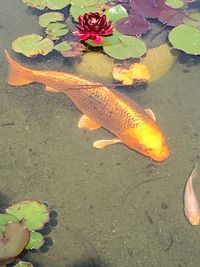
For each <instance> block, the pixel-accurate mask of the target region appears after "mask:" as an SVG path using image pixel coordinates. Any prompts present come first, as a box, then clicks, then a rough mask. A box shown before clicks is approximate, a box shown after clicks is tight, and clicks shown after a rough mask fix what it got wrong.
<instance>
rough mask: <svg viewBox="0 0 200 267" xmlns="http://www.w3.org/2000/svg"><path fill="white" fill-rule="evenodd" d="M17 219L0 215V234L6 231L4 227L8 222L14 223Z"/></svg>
mask: <svg viewBox="0 0 200 267" xmlns="http://www.w3.org/2000/svg"><path fill="white" fill-rule="evenodd" d="M16 221H18V219H17V218H16V217H15V216H13V215H10V214H4V213H1V214H0V233H2V234H4V233H5V231H6V225H7V223H8V222H16Z"/></svg>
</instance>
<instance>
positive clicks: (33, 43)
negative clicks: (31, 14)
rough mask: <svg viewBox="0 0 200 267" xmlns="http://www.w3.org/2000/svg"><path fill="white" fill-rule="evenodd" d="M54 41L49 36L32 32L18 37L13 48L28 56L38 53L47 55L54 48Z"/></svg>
mask: <svg viewBox="0 0 200 267" xmlns="http://www.w3.org/2000/svg"><path fill="white" fill-rule="evenodd" d="M53 46H54V44H53V42H52V41H51V40H50V39H48V38H43V37H42V36H40V35H37V34H30V35H24V36H21V37H18V38H17V39H16V40H15V41H14V42H13V43H12V48H13V50H14V51H15V52H17V53H22V54H23V55H25V56H27V57H33V56H37V55H47V54H48V53H50V52H51V51H52V49H53Z"/></svg>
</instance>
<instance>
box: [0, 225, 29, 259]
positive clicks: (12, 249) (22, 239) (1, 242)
mask: <svg viewBox="0 0 200 267" xmlns="http://www.w3.org/2000/svg"><path fill="white" fill-rule="evenodd" d="M29 237H30V234H29V231H28V229H27V228H26V227H25V226H24V225H23V224H21V223H19V222H9V223H8V224H7V226H6V233H5V237H4V236H3V235H2V234H1V233H0V263H2V262H6V261H8V260H9V259H14V258H15V257H16V256H18V255H19V254H20V253H21V252H22V251H23V250H24V248H25V246H26V245H27V243H28V241H29Z"/></svg>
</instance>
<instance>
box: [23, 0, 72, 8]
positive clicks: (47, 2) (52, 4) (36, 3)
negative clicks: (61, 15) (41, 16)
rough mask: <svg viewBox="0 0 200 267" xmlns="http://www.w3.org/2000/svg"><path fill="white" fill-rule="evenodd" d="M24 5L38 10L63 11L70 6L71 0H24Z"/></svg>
mask: <svg viewBox="0 0 200 267" xmlns="http://www.w3.org/2000/svg"><path fill="white" fill-rule="evenodd" d="M22 2H23V3H25V4H27V5H28V6H30V7H34V8H37V9H41V10H43V9H45V8H46V7H47V8H49V9H53V10H57V9H62V8H64V7H66V6H68V5H69V3H70V0H56V1H55V0H22Z"/></svg>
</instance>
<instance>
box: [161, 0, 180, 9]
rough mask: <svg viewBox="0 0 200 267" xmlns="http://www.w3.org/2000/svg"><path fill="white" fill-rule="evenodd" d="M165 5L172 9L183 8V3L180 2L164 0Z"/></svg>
mask: <svg viewBox="0 0 200 267" xmlns="http://www.w3.org/2000/svg"><path fill="white" fill-rule="evenodd" d="M165 4H166V5H167V6H170V7H172V8H181V7H183V6H184V2H183V1H181V0H166V1H165Z"/></svg>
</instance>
